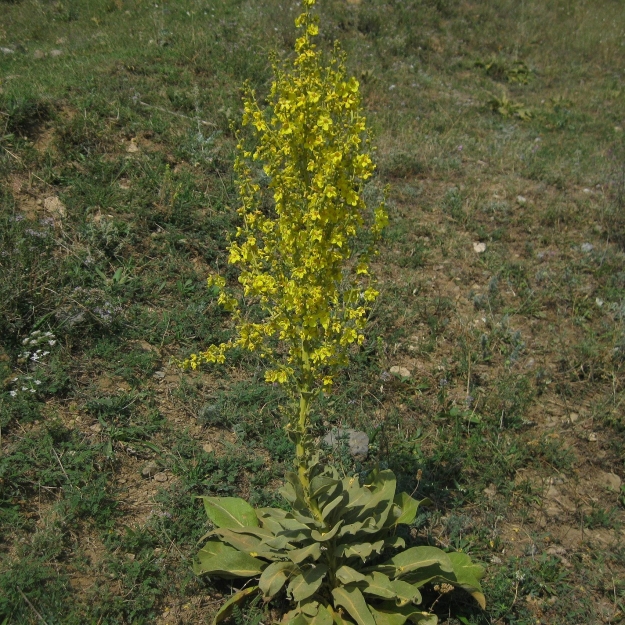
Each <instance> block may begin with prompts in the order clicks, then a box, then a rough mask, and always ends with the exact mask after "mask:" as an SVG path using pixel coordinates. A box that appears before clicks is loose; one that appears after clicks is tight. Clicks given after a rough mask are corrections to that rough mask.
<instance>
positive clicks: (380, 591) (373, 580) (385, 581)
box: [358, 571, 395, 599]
mask: <svg viewBox="0 0 625 625" xmlns="http://www.w3.org/2000/svg"><path fill="white" fill-rule="evenodd" d="M358 586H359V588H360V589H361V590H362V592H364V593H365V594H368V595H374V596H376V597H382V599H394V598H395V592H394V591H393V589H392V587H391V580H390V579H389V578H388V577H387V576H386V575H384V574H382V573H378V571H374V572H373V573H371V575H367V576H366V577H365V581H364V583H362V584H358Z"/></svg>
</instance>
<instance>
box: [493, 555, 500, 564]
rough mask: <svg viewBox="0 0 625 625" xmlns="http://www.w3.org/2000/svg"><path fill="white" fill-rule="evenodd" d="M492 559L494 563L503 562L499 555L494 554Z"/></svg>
mask: <svg viewBox="0 0 625 625" xmlns="http://www.w3.org/2000/svg"><path fill="white" fill-rule="evenodd" d="M490 561H491V562H492V564H502V560H501V558H500V557H499V556H492V557H491V559H490Z"/></svg>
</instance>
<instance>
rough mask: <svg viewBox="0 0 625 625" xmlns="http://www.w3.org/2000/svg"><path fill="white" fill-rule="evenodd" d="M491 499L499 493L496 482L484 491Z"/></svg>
mask: <svg viewBox="0 0 625 625" xmlns="http://www.w3.org/2000/svg"><path fill="white" fill-rule="evenodd" d="M482 492H483V493H484V494H485V495H486V496H487V497H488V498H489V499H492V498H493V497H494V496H495V495H496V494H497V487H496V486H495V485H494V484H490V485H489V486H488V487H487V488H485V489H484V490H483V491H482Z"/></svg>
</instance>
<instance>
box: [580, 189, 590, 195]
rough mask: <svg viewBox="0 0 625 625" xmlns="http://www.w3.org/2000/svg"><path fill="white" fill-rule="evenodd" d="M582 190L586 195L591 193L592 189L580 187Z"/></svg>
mask: <svg viewBox="0 0 625 625" xmlns="http://www.w3.org/2000/svg"><path fill="white" fill-rule="evenodd" d="M582 191H583V192H584V193H585V194H586V195H588V194H589V193H592V191H591V190H590V189H582Z"/></svg>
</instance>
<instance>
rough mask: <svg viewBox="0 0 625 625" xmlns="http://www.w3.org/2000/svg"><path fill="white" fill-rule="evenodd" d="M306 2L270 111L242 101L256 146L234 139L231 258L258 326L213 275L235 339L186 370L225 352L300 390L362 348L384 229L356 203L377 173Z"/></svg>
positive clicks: (375, 212) (335, 62)
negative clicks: (250, 358) (236, 217)
mask: <svg viewBox="0 0 625 625" xmlns="http://www.w3.org/2000/svg"><path fill="white" fill-rule="evenodd" d="M314 4H315V2H314V0H303V6H304V12H303V13H302V14H301V15H300V16H299V17H298V18H297V19H296V22H295V23H296V26H297V27H298V28H300V29H301V31H300V34H301V36H300V37H299V38H298V39H297V41H296V44H295V51H296V54H295V58H294V60H293V62H292V64H291V65H289V64H288V63H283V64H281V63H278V62H275V63H274V76H275V78H274V81H273V83H272V85H271V88H270V92H269V96H268V102H267V107H264V106H261V103H259V101H258V100H257V99H256V95H255V93H254V92H253V91H252V90H251V89H250V88H247V89H246V92H245V96H244V98H243V109H244V114H243V126H244V127H245V128H246V129H249V132H250V134H251V135H252V137H253V139H254V141H255V144H256V148H255V149H254V150H253V151H249V150H246V149H244V146H245V145H248V143H247V141H243V138H242V137H239V138H238V141H237V158H236V160H235V165H234V167H235V172H236V174H237V187H238V194H239V199H240V208H239V213H240V215H241V218H242V219H241V222H242V225H241V226H240V227H239V229H238V230H237V232H236V236H235V237H234V239H233V241H232V242H231V244H230V256H229V262H230V263H231V264H233V265H235V266H236V267H237V268H238V269H239V270H240V277H239V282H240V283H241V285H242V287H243V295H244V296H245V297H246V298H249V299H251V300H252V301H255V302H257V304H258V306H259V308H260V310H261V311H262V314H261V316H260V317H259V319H260V320H259V321H257V322H251V321H248V320H246V319H245V318H244V317H243V315H242V312H241V311H242V310H243V307H239V302H238V301H237V299H236V297H234V296H233V295H231V294H229V293H227V292H226V291H225V290H224V287H225V280H224V279H223V278H220V277H219V276H212V277H211V278H209V281H208V283H209V285H210V286H213V287H217V288H218V289H219V291H220V293H219V297H218V302H219V303H220V304H221V305H222V306H224V307H225V308H226V309H227V310H231V311H233V313H234V318H235V322H236V337H235V338H234V339H233V340H232V341H231V342H229V343H224V344H221V345H218V346H216V345H211V346H210V347H209V348H208V349H207V350H205V351H203V352H201V353H199V354H194V355H192V356H190V357H189V359H188V360H186V361H185V362H184V363H183V364H185V365H186V366H188V367H191V368H196V367H198V366H199V365H200V364H202V363H203V362H212V363H220V362H224V360H225V356H226V352H227V351H228V350H229V349H231V348H233V347H238V348H242V349H246V350H250V351H257V352H258V353H259V354H260V355H261V356H262V357H263V358H264V359H265V360H266V361H267V362H268V364H269V367H270V368H269V369H268V370H267V371H266V373H265V379H266V380H267V381H268V382H272V383H280V384H288V385H291V386H292V387H293V388H294V389H299V390H300V391H302V389H308V390H309V391H310V390H312V389H314V388H321V387H324V386H325V387H327V386H330V385H331V384H332V382H333V378H334V376H335V374H336V372H337V370H338V369H339V368H340V367H342V366H344V365H345V364H346V363H347V362H348V355H349V352H350V350H351V349H352V348H353V346H354V345H355V344H361V343H362V341H363V340H364V334H363V330H364V326H365V323H366V320H367V310H368V308H369V307H370V306H371V304H372V303H373V302H374V301H375V299H376V298H377V297H378V291H377V290H376V289H375V288H374V286H373V281H372V278H371V276H370V274H369V261H370V259H371V258H372V257H373V256H374V255H375V253H376V245H377V241H378V240H379V237H380V234H381V231H382V229H383V227H384V226H385V225H386V222H387V216H386V210H385V208H384V204H383V203H382V204H380V205H379V206H374V207H368V206H367V204H366V203H365V201H364V199H363V195H362V192H363V187H364V184H365V181H367V180H369V179H370V178H371V176H372V175H373V172H374V169H375V166H374V164H373V162H372V160H371V155H370V147H369V139H368V137H367V133H366V121H365V118H364V116H363V114H362V110H361V108H360V92H359V84H358V81H357V80H356V79H355V78H348V77H347V76H346V70H345V64H344V56H343V55H342V53H340V51H339V50H338V49H337V48H335V50H334V53H333V55H332V58H331V59H330V62H329V63H324V59H323V54H322V52H321V51H319V50H318V49H317V47H316V46H315V44H313V43H312V38H313V37H315V36H317V35H318V33H319V28H318V25H317V18H316V16H314V15H313V14H312V12H311V7H312V6H313V5H314ZM254 161H256V162H257V163H259V164H260V165H261V166H262V171H263V172H264V174H265V179H266V180H267V181H268V183H267V184H266V185H265V186H264V187H261V185H260V184H259V179H258V173H257V165H256V164H254ZM361 235H364V236H362V237H361ZM359 237H360V238H359ZM357 238H359V241H360V243H359V245H356V240H357ZM364 241H366V242H367V245H365V246H364V248H363V242H364ZM248 308H249V305H248V306H246V307H245V309H248ZM276 341H281V342H282V343H283V347H280V348H276ZM306 392H308V391H306Z"/></svg>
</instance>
